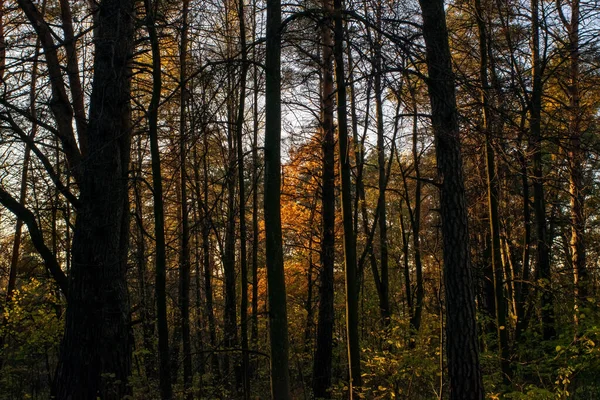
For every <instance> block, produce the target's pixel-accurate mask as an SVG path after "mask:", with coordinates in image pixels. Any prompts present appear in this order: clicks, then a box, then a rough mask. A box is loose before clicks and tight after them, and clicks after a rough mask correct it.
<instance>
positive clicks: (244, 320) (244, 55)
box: [236, 0, 250, 400]
mask: <svg viewBox="0 0 600 400" xmlns="http://www.w3.org/2000/svg"><path fill="white" fill-rule="evenodd" d="M244 9H245V5H244V0H239V3H238V19H239V25H240V26H239V28H240V51H241V63H242V64H241V73H240V93H239V96H240V97H239V104H238V113H237V122H236V130H237V135H236V139H237V164H238V187H239V194H238V199H239V209H240V269H241V275H242V277H241V278H242V287H241V290H242V293H241V305H240V320H241V321H240V325H241V339H242V386H243V390H244V399H246V400H248V399H250V357H249V355H248V255H247V248H246V237H247V229H246V183H245V180H244V179H245V178H244V148H243V140H242V139H243V133H244V113H245V110H246V78H247V75H248V49H247V48H246V13H245V11H244Z"/></svg>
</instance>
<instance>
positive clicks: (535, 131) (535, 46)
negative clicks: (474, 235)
mask: <svg viewBox="0 0 600 400" xmlns="http://www.w3.org/2000/svg"><path fill="white" fill-rule="evenodd" d="M539 25H540V17H539V0H531V35H532V38H531V42H532V60H531V64H532V65H531V67H532V68H531V71H532V81H533V87H532V89H531V106H530V120H529V130H530V141H531V146H532V153H533V209H534V215H535V225H536V234H537V235H536V251H537V269H536V273H537V277H538V279H539V281H540V282H539V283H540V286H541V288H542V331H543V332H542V335H543V338H544V340H549V339H551V338H552V337H554V335H555V334H556V332H555V330H554V302H553V300H552V290H551V276H550V243H549V242H548V229H547V226H546V203H545V200H544V176H543V170H542V167H543V166H542V125H541V113H542V90H543V82H542V64H541V58H540V27H539Z"/></svg>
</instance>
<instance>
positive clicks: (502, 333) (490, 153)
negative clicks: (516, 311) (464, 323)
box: [475, 0, 511, 383]
mask: <svg viewBox="0 0 600 400" xmlns="http://www.w3.org/2000/svg"><path fill="white" fill-rule="evenodd" d="M481 1H482V0H475V15H476V18H477V28H478V34H479V53H480V54H479V57H480V58H479V80H480V84H481V102H482V108H483V125H484V126H483V129H484V131H485V132H484V135H485V161H486V182H487V192H488V198H487V201H488V214H489V222H490V236H491V245H492V254H491V256H492V257H491V260H492V264H491V265H492V272H493V279H494V294H495V296H494V300H495V314H496V334H497V336H498V350H499V355H500V365H501V369H502V374H503V378H504V382H505V383H509V380H510V376H511V371H510V363H509V359H508V357H509V349H508V329H507V326H506V299H505V298H504V279H503V277H504V268H503V264H502V252H501V248H500V216H499V213H498V202H499V195H500V182H499V177H498V171H497V170H496V154H495V151H494V144H493V140H494V135H495V134H496V133H497V131H496V130H495V128H496V125H497V123H495V121H496V118H495V116H492V107H491V101H492V99H491V98H490V97H491V95H492V91H491V88H490V84H489V78H488V67H489V65H488V44H487V41H488V33H487V27H486V22H485V11H484V7H483V6H482V4H481Z"/></svg>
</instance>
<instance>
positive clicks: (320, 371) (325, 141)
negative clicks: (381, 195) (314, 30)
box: [312, 0, 335, 398]
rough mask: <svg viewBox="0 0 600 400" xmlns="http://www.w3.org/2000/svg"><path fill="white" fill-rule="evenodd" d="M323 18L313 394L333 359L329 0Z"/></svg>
mask: <svg viewBox="0 0 600 400" xmlns="http://www.w3.org/2000/svg"><path fill="white" fill-rule="evenodd" d="M322 6H323V10H324V13H325V15H326V18H324V19H323V21H321V40H322V45H321V46H322V47H321V55H322V56H321V57H322V59H321V132H322V135H323V136H322V142H321V147H322V151H323V152H322V164H321V171H322V172H321V173H322V185H321V187H322V197H321V202H322V206H321V216H322V220H321V224H322V230H323V236H322V238H321V271H320V274H319V276H320V285H319V321H318V325H317V344H316V349H315V357H314V363H313V382H312V388H313V395H314V396H315V398H330V397H331V392H330V389H331V366H332V361H333V347H332V341H333V324H334V304H333V301H334V292H333V290H334V289H333V272H334V262H335V259H334V258H335V137H334V134H335V126H334V120H333V112H334V103H333V101H334V96H335V92H334V88H333V37H332V31H331V12H332V6H331V1H330V0H323V5H322Z"/></svg>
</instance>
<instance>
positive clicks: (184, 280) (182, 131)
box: [179, 0, 192, 399]
mask: <svg viewBox="0 0 600 400" xmlns="http://www.w3.org/2000/svg"><path fill="white" fill-rule="evenodd" d="M188 13H189V0H183V11H182V18H183V21H182V28H181V45H180V46H181V48H180V54H179V58H180V61H179V67H180V72H179V81H180V82H181V83H180V84H181V88H180V93H179V107H180V109H179V156H180V159H179V163H180V165H179V177H180V180H181V182H180V186H181V250H180V251H181V253H180V259H179V307H180V311H181V338H182V344H183V387H184V390H185V392H186V395H185V397H186V398H187V399H191V398H192V392H191V388H192V346H191V339H190V227H189V219H188V196H187V169H186V163H187V154H188V153H187V143H186V139H187V135H186V124H187V113H186V106H187V104H186V98H187V95H188V93H187V84H186V79H187V52H188Z"/></svg>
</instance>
